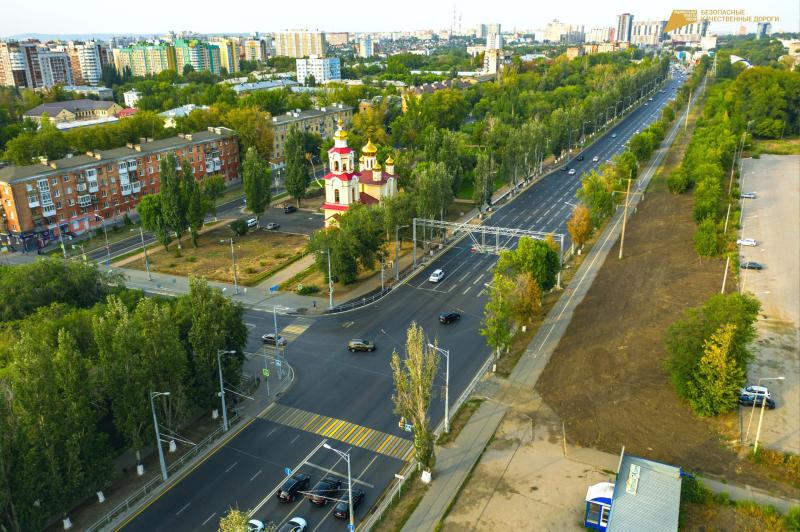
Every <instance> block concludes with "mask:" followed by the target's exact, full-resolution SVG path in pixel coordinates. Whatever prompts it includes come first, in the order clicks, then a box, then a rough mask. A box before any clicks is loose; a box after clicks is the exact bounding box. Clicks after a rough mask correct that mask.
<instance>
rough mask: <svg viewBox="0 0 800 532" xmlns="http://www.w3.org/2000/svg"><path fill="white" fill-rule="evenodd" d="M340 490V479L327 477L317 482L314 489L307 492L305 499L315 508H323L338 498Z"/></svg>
mask: <svg viewBox="0 0 800 532" xmlns="http://www.w3.org/2000/svg"><path fill="white" fill-rule="evenodd" d="M341 488H342V479H340V478H338V477H334V476H327V477H325V478H323V479H322V480H320V481H319V482H317V485H316V486H314V489H313V490H311V491H309V492H308V494H307V495H306V498H307V499H308V500H309V502H311V504H314V505H316V506H325V505H326V504H328V501H329V500H330V499H338V498H339V490H340V489H341Z"/></svg>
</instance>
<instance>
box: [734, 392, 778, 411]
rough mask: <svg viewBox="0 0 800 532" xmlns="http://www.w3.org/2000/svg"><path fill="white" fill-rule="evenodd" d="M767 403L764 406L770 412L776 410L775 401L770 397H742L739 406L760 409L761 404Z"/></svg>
mask: <svg viewBox="0 0 800 532" xmlns="http://www.w3.org/2000/svg"><path fill="white" fill-rule="evenodd" d="M764 401H766V404H764V406H765V407H766V408H768V409H770V410H772V409H774V408H775V401H773V400H772V399H770V398H769V397H762V396H760V395H740V396H739V404H740V405H742V406H756V407H760V406H761V404H762V403H763V402H764Z"/></svg>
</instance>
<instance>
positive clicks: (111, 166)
mask: <svg viewBox="0 0 800 532" xmlns="http://www.w3.org/2000/svg"><path fill="white" fill-rule="evenodd" d="M113 169H114V165H113V164H109V165H107V166H106V170H108V171H109V172H110V171H111V170H113Z"/></svg>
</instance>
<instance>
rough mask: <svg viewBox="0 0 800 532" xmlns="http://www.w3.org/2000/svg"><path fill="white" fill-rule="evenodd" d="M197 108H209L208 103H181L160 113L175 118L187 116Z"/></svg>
mask: <svg viewBox="0 0 800 532" xmlns="http://www.w3.org/2000/svg"><path fill="white" fill-rule="evenodd" d="M195 109H208V106H207V105H195V104H193V103H187V104H186V105H181V106H180V107H175V108H173V109H167V110H166V111H164V112H163V113H158V114H159V115H161V116H166V117H168V118H175V117H179V116H186V115H188V114H189V113H191V112H192V111H194V110H195Z"/></svg>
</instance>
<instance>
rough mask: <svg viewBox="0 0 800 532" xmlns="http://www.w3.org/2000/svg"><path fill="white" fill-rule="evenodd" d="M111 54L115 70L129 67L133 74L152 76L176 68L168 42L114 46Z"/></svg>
mask: <svg viewBox="0 0 800 532" xmlns="http://www.w3.org/2000/svg"><path fill="white" fill-rule="evenodd" d="M113 56H114V66H115V67H116V69H117V72H124V71H125V69H126V68H129V69H130V71H131V74H133V75H134V76H152V75H156V74H158V73H160V72H162V71H164V70H176V69H177V67H176V63H175V49H174V48H173V47H172V46H170V45H168V44H134V45H132V46H127V47H125V48H114V49H113ZM181 68H183V66H181Z"/></svg>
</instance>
